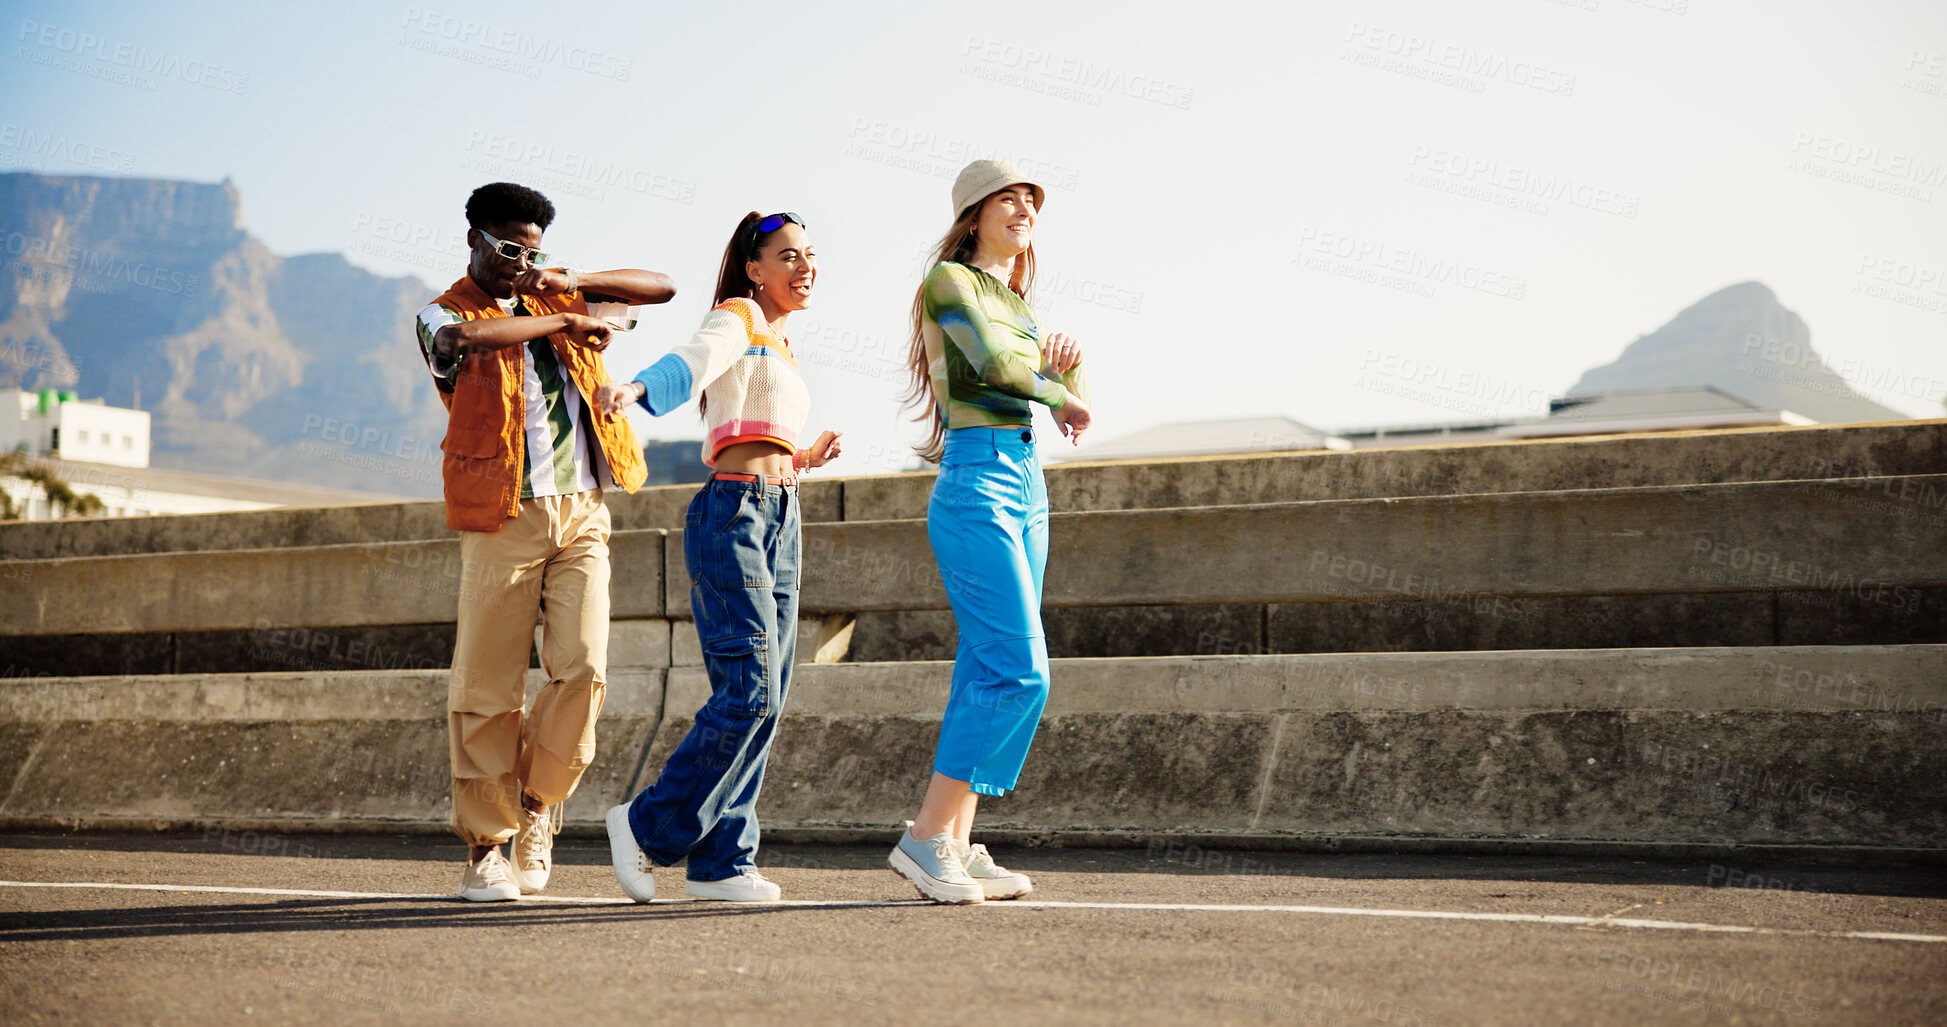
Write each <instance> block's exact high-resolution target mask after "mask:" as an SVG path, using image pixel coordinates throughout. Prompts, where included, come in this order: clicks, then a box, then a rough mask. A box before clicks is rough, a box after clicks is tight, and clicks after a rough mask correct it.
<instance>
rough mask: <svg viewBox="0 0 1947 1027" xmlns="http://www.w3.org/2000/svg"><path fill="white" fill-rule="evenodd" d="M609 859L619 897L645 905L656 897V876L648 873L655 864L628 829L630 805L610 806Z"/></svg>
mask: <svg viewBox="0 0 1947 1027" xmlns="http://www.w3.org/2000/svg"><path fill="white" fill-rule="evenodd" d="M604 819H606V820H607V821H608V858H609V862H611V863H613V864H614V865H615V880H616V882H617V883H619V884H620V885H621V886H622V894H624V895H627V896H628V897H629V898H632V899H634V900H636V901H637V902H648V901H649V900H651V899H653V898H655V897H656V877H655V875H654V874H652V873H650V871H651V870H652V869H654V867H655V864H653V863H651V862H649V856H648V855H647V854H646V853H644V852H643V851H642V846H640V845H637V844H636V843H635V832H634V831H631V830H629V804H628V803H626V802H625V803H623V804H622V805H620V806H610V807H609V810H608V816H607V817H606V818H604Z"/></svg>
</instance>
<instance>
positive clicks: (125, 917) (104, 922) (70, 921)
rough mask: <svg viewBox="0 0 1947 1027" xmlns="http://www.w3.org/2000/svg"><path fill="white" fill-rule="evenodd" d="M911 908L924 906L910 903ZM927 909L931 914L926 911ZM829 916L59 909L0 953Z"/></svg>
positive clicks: (723, 909) (336, 903)
mask: <svg viewBox="0 0 1947 1027" xmlns="http://www.w3.org/2000/svg"><path fill="white" fill-rule="evenodd" d="M912 905H914V906H916V907H917V906H921V905H923V904H922V903H920V902H918V901H914V902H913V903H912ZM929 908H930V907H929ZM802 914H811V915H814V916H818V915H824V916H828V915H830V914H829V912H828V911H827V910H825V909H821V908H818V907H802V906H767V905H728V904H724V903H714V902H710V903H705V902H674V903H668V904H663V905H653V906H636V905H624V904H617V905H613V906H587V905H549V904H544V903H538V902H496V903H479V902H463V901H461V900H460V899H458V898H440V899H281V900H273V901H268V902H262V903H233V904H229V905H221V906H145V907H142V908H139V909H128V908H122V909H100V908H90V909H57V910H43V911H36V912H29V913H23V912H10V913H0V945H4V944H6V943H8V942H22V941H98V940H102V939H112V938H167V937H179V936H183V935H200V934H263V933H280V932H295V931H367V930H387V931H389V930H412V929H421V928H435V927H543V926H549V925H554V924H573V925H577V926H583V927H586V926H589V925H601V926H612V925H615V924H618V923H634V922H641V923H644V924H651V923H657V922H668V921H671V920H698V919H708V918H713V917H746V916H792V915H802Z"/></svg>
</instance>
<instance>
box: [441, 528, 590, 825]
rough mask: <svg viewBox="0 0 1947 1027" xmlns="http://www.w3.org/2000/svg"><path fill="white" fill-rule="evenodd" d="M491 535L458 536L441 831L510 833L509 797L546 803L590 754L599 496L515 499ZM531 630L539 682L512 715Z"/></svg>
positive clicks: (577, 774) (567, 786)
mask: <svg viewBox="0 0 1947 1027" xmlns="http://www.w3.org/2000/svg"><path fill="white" fill-rule="evenodd" d="M520 503H521V514H520V516H519V517H512V518H509V519H508V520H507V522H506V523H505V524H504V525H502V526H501V529H500V530H499V531H495V532H479V531H465V532H461V533H460V564H461V583H462V584H461V589H460V611H459V613H460V617H459V636H458V638H457V639H456V640H455V642H454V646H453V675H452V678H451V680H450V682H449V684H448V686H447V692H446V708H447V727H448V730H447V737H448V742H449V751H450V754H451V757H452V765H453V832H454V833H455V834H457V835H459V836H460V838H461V839H462V840H464V841H465V842H466V843H467V844H468V845H498V844H500V843H501V842H504V841H506V840H507V839H509V838H511V837H513V836H514V831H515V829H516V827H517V826H518V819H517V818H518V817H519V815H520V805H521V793H522V792H523V791H525V792H526V793H527V794H529V795H532V796H534V797H535V798H536V799H539V800H540V801H542V802H544V803H547V804H548V805H554V804H555V803H558V802H561V801H563V800H565V799H567V798H568V796H569V795H570V794H572V793H573V792H574V790H575V785H576V784H577V783H579V782H580V780H581V775H582V772H583V771H585V770H587V769H588V764H589V763H590V762H592V761H593V760H594V758H595V718H596V717H597V716H598V715H599V714H600V713H601V711H602V693H603V691H604V689H605V688H606V685H607V679H608V609H609V602H608V584H609V563H608V537H609V514H608V507H607V506H606V505H605V504H604V503H603V502H602V493H601V491H600V490H590V491H587V492H581V493H577V494H575V495H572V496H549V497H545V498H541V499H523V500H521V501H520ZM537 621H538V622H539V623H540V625H541V667H542V669H543V670H544V671H546V673H547V676H548V683H547V685H546V686H545V687H543V688H542V689H541V691H540V693H539V694H537V695H536V696H535V697H534V706H533V708H532V709H526V710H524V709H523V705H524V700H525V698H526V692H527V688H526V685H527V657H528V646H529V644H530V643H531V642H532V641H533V639H534V625H535V623H536V622H537Z"/></svg>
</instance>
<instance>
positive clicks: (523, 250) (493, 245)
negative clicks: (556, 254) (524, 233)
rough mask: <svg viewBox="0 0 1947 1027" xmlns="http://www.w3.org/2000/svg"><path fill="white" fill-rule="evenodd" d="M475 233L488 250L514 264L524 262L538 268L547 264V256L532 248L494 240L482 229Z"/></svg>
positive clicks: (502, 240)
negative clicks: (477, 233) (483, 241)
mask: <svg viewBox="0 0 1947 1027" xmlns="http://www.w3.org/2000/svg"><path fill="white" fill-rule="evenodd" d="M475 231H477V232H479V233H480V238H482V239H485V240H487V248H488V249H491V250H493V251H494V252H495V253H498V254H500V255H501V256H503V257H506V258H507V259H508V260H511V261H514V262H515V263H521V262H526V263H527V264H530V265H533V266H535V267H539V266H541V265H542V264H545V263H547V262H548V255H547V254H545V253H543V252H541V251H540V250H537V249H535V248H534V247H532V246H522V245H521V244H519V243H512V242H508V241H506V240H504V239H496V238H494V237H493V235H492V234H490V233H489V232H488V231H487V230H486V229H484V228H478V229H475Z"/></svg>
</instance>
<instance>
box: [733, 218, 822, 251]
mask: <svg viewBox="0 0 1947 1027" xmlns="http://www.w3.org/2000/svg"><path fill="white" fill-rule="evenodd" d="M786 222H789V223H791V224H794V225H797V226H798V227H799V228H804V229H809V228H810V227H811V226H810V225H807V224H805V223H804V219H803V218H801V217H799V216H797V215H796V214H793V213H791V212H790V211H788V210H787V211H785V212H783V213H781V214H772V215H771V216H769V217H766V218H759V219H758V221H757V223H756V224H754V225H752V226H750V234H749V236H747V237H746V238H745V239H744V252H746V253H749V254H752V255H755V254H756V253H757V239H758V237H759V236H764V235H769V234H771V233H772V232H775V231H777V230H778V229H780V228H783V227H784V226H785V223H786Z"/></svg>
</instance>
